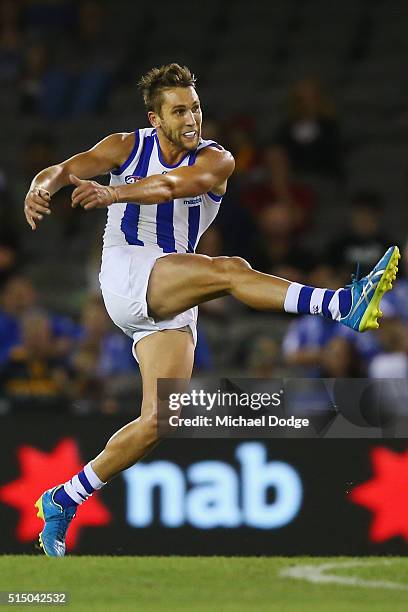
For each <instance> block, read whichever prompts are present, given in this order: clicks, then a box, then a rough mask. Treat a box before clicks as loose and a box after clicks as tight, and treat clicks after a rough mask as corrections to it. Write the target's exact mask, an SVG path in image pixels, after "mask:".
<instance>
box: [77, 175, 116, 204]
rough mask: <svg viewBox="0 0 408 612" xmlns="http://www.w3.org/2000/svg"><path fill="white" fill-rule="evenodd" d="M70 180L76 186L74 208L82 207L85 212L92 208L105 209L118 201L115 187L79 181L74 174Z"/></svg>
mask: <svg viewBox="0 0 408 612" xmlns="http://www.w3.org/2000/svg"><path fill="white" fill-rule="evenodd" d="M69 180H70V181H71V183H72V184H73V185H76V187H75V189H74V191H73V192H72V196H71V200H72V206H73V207H74V208H75V207H76V206H82V208H85V210H89V209H91V208H105V207H106V206H110V205H111V204H114V203H115V202H117V201H118V199H117V194H116V192H115V188H114V187H106V186H105V185H101V184H100V183H97V182H96V181H86V180H82V179H79V178H78V177H77V176H75V175H74V174H70V175H69Z"/></svg>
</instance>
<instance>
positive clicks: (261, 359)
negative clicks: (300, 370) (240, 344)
mask: <svg viewBox="0 0 408 612" xmlns="http://www.w3.org/2000/svg"><path fill="white" fill-rule="evenodd" d="M279 352H280V350H279V345H278V343H277V342H276V340H274V339H273V338H271V337H270V336H268V335H267V334H263V335H259V336H256V337H255V338H254V339H253V341H252V343H251V344H250V346H249V347H248V353H247V375H248V376H249V377H253V378H273V377H279V376H280V375H281V373H280V372H278V371H277V366H278V362H279Z"/></svg>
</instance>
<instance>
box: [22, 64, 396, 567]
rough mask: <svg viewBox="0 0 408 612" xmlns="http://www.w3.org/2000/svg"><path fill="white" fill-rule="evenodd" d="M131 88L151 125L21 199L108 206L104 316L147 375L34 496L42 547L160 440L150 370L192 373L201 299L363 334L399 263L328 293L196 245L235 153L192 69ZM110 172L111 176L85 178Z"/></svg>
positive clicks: (50, 171) (158, 73) (57, 551)
mask: <svg viewBox="0 0 408 612" xmlns="http://www.w3.org/2000/svg"><path fill="white" fill-rule="evenodd" d="M139 87H140V89H141V91H142V95H143V99H144V103H145V106H146V109H147V116H148V118H149V122H150V124H151V127H149V128H144V129H140V130H136V132H132V133H121V134H112V135H110V136H108V137H107V138H105V139H104V140H102V141H101V142H99V143H98V144H97V145H95V146H94V147H93V148H92V149H90V150H89V151H86V152H83V153H79V154H78V155H74V156H73V157H71V158H70V159H68V160H66V161H64V162H62V163H60V164H56V165H55V166H51V167H50V168H46V169H45V170H43V171H41V172H40V173H39V174H37V176H36V177H35V178H34V179H33V181H32V184H31V186H30V189H29V191H28V193H27V196H26V199H25V215H26V218H27V222H28V223H29V224H30V226H31V228H32V229H33V230H35V229H36V226H37V223H38V222H39V221H41V220H42V219H43V218H44V217H45V216H47V215H49V214H51V209H50V204H51V199H52V196H53V194H55V193H56V192H57V191H58V190H59V189H61V187H63V186H64V185H68V184H70V183H71V184H73V185H74V186H75V189H74V191H73V193H72V206H74V207H76V206H82V207H83V208H84V209H86V210H91V209H93V208H101V207H108V220H107V224H106V229H105V234H104V246H103V255H102V267H101V273H100V283H101V289H102V295H103V298H104V301H105V305H106V309H107V311H108V313H109V315H110V316H111V318H112V320H113V321H114V322H115V323H116V325H118V326H119V327H120V328H121V329H122V330H123V331H124V332H125V333H126V334H128V335H129V336H130V337H132V338H133V341H134V344H133V353H134V356H135V358H136V359H137V361H138V362H139V365H140V372H141V375H142V380H143V401H142V406H141V414H140V417H139V418H137V419H136V420H134V421H132V422H131V423H129V424H128V425H126V426H125V427H123V428H122V429H121V430H119V431H118V432H116V433H115V434H114V435H113V436H112V437H111V438H110V440H109V441H108V443H107V444H106V446H105V448H104V450H103V451H102V452H101V453H100V454H99V455H98V456H97V457H96V458H94V459H93V460H92V461H90V462H89V463H88V464H87V465H85V467H84V468H83V470H81V471H80V472H79V474H76V475H74V476H73V477H72V479H71V480H69V481H68V482H66V483H65V484H59V485H57V486H54V487H53V488H51V489H49V490H48V491H46V492H45V493H44V494H43V495H42V496H41V497H40V499H39V500H38V501H37V503H36V507H37V508H38V516H39V517H40V518H42V519H43V521H44V528H43V531H42V532H41V534H40V544H41V546H42V548H43V550H44V552H45V553H46V554H47V555H49V556H63V555H64V554H65V535H66V531H67V529H68V527H69V524H70V522H71V521H72V519H73V518H74V517H75V513H76V510H77V507H78V505H79V504H82V503H83V502H84V501H86V499H87V498H88V497H89V496H90V495H92V493H93V492H94V491H95V490H96V489H100V488H101V487H103V486H104V485H105V484H106V483H107V482H109V481H110V480H111V479H112V478H114V477H115V476H116V475H117V474H119V473H120V472H121V471H122V470H125V469H126V468H128V467H130V466H131V465H133V464H134V463H136V462H137V461H138V460H139V459H141V458H142V457H143V456H144V455H145V454H146V453H147V452H148V451H149V450H150V449H151V448H152V447H153V446H154V445H155V444H156V443H157V441H158V437H157V417H156V408H157V396H156V393H157V389H156V387H157V379H159V378H182V379H189V378H190V376H191V372H192V367H193V355H194V347H195V343H196V320H197V305H198V304H200V303H203V302H206V301H208V300H212V299H214V298H217V297H220V296H225V295H233V296H234V297H235V298H237V299H238V300H240V301H241V302H243V303H244V304H246V305H248V306H250V307H252V308H256V309H260V310H271V311H286V312H292V313H301V314H305V313H308V314H316V315H323V316H325V317H328V318H330V319H335V320H337V321H339V322H340V323H342V324H344V325H347V326H348V327H351V328H352V329H355V330H358V331H360V332H362V331H365V330H366V329H374V328H377V327H378V321H377V319H378V317H379V316H381V312H380V310H379V304H380V300H381V297H382V295H383V294H384V293H385V292H386V291H388V290H389V289H391V286H392V281H393V280H394V278H395V276H396V272H397V269H398V268H397V265H398V259H399V250H398V247H396V246H394V247H391V248H389V249H388V251H387V252H386V253H385V255H384V256H383V257H382V259H381V260H380V261H379V262H378V264H377V265H376V266H375V268H374V269H373V271H372V272H370V274H368V276H366V277H364V278H362V279H361V280H358V279H354V280H353V282H352V284H351V285H349V286H347V287H345V288H344V289H338V290H337V291H334V290H330V289H316V288H313V287H308V286H303V285H301V284H299V283H292V282H289V281H287V280H284V279H281V278H277V277H275V276H270V275H268V274H263V273H260V272H257V271H255V270H253V269H252V268H251V266H250V265H249V263H248V262H246V261H245V260H243V259H241V258H240V257H207V256H205V255H198V254H195V253H194V250H195V247H196V245H197V242H198V240H199V238H200V236H201V235H202V233H203V232H204V231H205V230H206V229H207V228H208V227H209V225H210V224H211V223H212V221H213V220H214V218H215V216H216V214H217V211H218V209H219V206H220V202H221V200H222V197H223V195H224V193H225V191H226V188H227V181H228V178H229V176H230V175H231V174H232V172H233V170H234V159H233V157H232V155H231V154H230V153H229V152H228V151H225V150H224V149H223V148H222V147H221V146H220V145H219V144H217V143H216V142H213V141H211V140H203V139H202V138H201V121H202V114H201V108H200V101H199V98H198V95H197V92H196V88H195V78H194V76H193V75H192V73H191V72H190V70H189V69H188V68H186V67H181V66H179V65H178V64H170V65H167V66H162V67H161V68H154V69H152V70H151V71H150V72H148V73H147V74H146V75H145V76H144V77H143V78H142V79H141V81H140V83H139ZM109 172H110V173H111V179H110V185H109V186H103V185H100V184H98V183H97V182H95V181H93V180H89V179H90V178H91V177H93V176H97V175H101V174H105V173H109Z"/></svg>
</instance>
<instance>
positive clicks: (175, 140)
mask: <svg viewBox="0 0 408 612" xmlns="http://www.w3.org/2000/svg"><path fill="white" fill-rule="evenodd" d="M155 118H156V122H157V125H156V127H157V129H158V130H161V132H162V133H163V135H164V136H165V137H166V138H167V140H168V141H169V142H170V143H171V144H173V145H175V146H176V147H177V148H180V149H185V150H188V151H192V150H194V149H196V148H197V147H198V143H199V142H200V138H201V122H202V113H201V107H200V100H199V99H198V95H197V92H196V90H195V89H194V87H175V88H173V89H166V90H165V91H164V92H163V102H162V107H161V110H160V114H156V115H155Z"/></svg>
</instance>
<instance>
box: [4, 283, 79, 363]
mask: <svg viewBox="0 0 408 612" xmlns="http://www.w3.org/2000/svg"><path fill="white" fill-rule="evenodd" d="M35 308H38V297H37V292H36V290H35V288H34V286H33V284H32V282H31V281H30V279H28V278H27V277H25V276H22V275H20V276H13V277H11V278H10V279H9V280H8V281H7V282H6V284H5V285H4V288H3V292H2V294H1V295H0V366H1V365H2V364H4V363H5V362H6V361H7V360H8V358H9V355H10V352H11V350H12V349H14V348H15V347H17V346H19V345H20V344H21V343H22V338H23V329H22V322H23V318H24V317H25V315H26V314H28V313H29V312H31V311H32V310H33V309H35ZM49 319H50V326H51V331H52V335H53V343H52V351H53V356H54V357H55V358H58V359H60V360H63V359H65V358H66V357H67V355H68V353H69V351H70V350H71V348H72V345H73V342H74V341H75V338H76V337H77V335H78V330H77V327H76V325H75V324H74V323H73V322H72V321H71V320H70V319H69V318H68V317H64V316H59V315H57V314H55V313H52V314H50V315H49Z"/></svg>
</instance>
